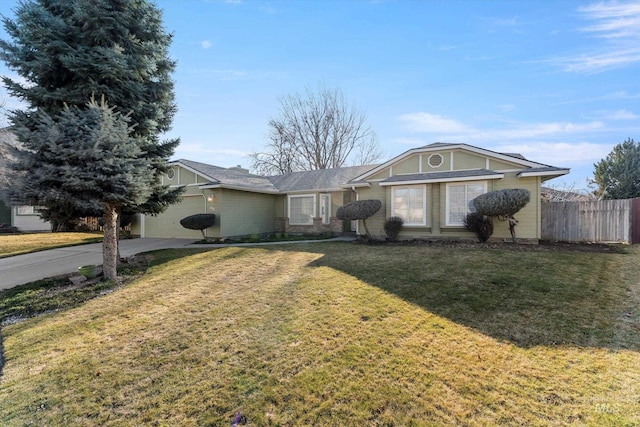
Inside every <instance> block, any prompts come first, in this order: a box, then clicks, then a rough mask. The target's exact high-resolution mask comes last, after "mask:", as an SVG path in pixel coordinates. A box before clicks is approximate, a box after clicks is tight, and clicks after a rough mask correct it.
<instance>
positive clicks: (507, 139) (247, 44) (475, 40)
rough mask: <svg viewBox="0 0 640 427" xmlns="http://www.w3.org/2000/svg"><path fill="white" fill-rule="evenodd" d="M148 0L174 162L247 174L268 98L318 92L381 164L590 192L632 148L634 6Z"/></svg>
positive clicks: (638, 61)
mask: <svg viewBox="0 0 640 427" xmlns="http://www.w3.org/2000/svg"><path fill="white" fill-rule="evenodd" d="M17 4H18V1H17V0H16V1H14V0H2V1H0V14H2V15H4V16H8V17H11V16H12V15H13V14H12V9H13V8H15V7H16V6H17ZM156 4H157V5H158V6H159V7H160V8H161V9H163V10H164V20H165V26H166V28H167V30H168V31H170V32H172V33H173V34H174V42H173V45H172V47H171V55H172V57H173V58H174V59H176V60H177V61H178V66H177V71H176V73H175V74H174V79H175V81H176V100H177V104H178V109H179V111H178V114H177V115H176V117H175V120H174V126H173V130H172V131H171V133H170V135H168V136H171V137H173V136H179V137H180V138H181V141H182V143H181V145H180V147H179V148H178V150H177V152H176V154H175V156H174V158H186V159H190V160H196V161H201V162H205V163H211V164H215V165H218V166H224V167H229V166H235V165H243V166H245V167H247V166H249V164H250V161H249V159H248V158H247V157H246V155H247V154H248V153H250V152H252V151H260V150H262V149H263V148H264V146H265V145H266V143H267V138H266V135H267V132H268V127H267V123H268V120H269V119H270V118H271V117H277V114H278V109H279V101H278V98H279V97H280V96H283V95H287V94H291V93H294V92H303V91H304V90H305V88H306V87H310V88H312V89H314V88H317V87H318V85H319V84H320V83H321V82H323V83H324V84H325V85H326V86H328V87H337V88H340V89H341V90H342V92H343V94H344V95H345V97H346V98H347V99H348V101H349V102H351V103H353V104H354V105H355V106H357V107H358V108H359V109H361V110H362V111H363V112H364V113H365V114H366V116H367V119H368V123H369V125H370V126H371V128H372V129H373V130H374V131H375V132H376V133H377V135H378V141H379V143H380V146H381V149H382V151H383V153H384V155H383V160H387V159H389V158H391V157H394V156H396V155H398V154H401V153H402V152H404V151H406V150H408V149H410V148H414V147H419V146H423V145H426V144H430V143H432V142H438V141H440V142H452V143H467V144H471V145H475V146H478V147H483V148H487V149H490V150H496V151H502V152H519V153H521V154H523V155H525V156H526V157H528V158H529V159H531V160H535V161H538V162H542V163H546V164H551V165H553V166H562V167H570V168H571V174H569V175H568V176H566V177H563V178H558V179H555V180H552V181H550V182H549V183H550V184H554V185H555V186H558V187H561V188H562V187H564V188H569V187H575V188H577V189H586V188H587V179H588V178H589V177H591V176H592V174H593V163H595V162H597V161H598V160H600V159H601V158H603V157H604V156H606V155H607V154H608V153H609V152H610V151H611V149H612V148H613V146H614V145H616V144H618V143H621V142H623V141H624V140H625V139H627V138H634V139H635V140H636V141H638V140H639V139H640V135H638V133H639V132H638V131H639V129H640V78H638V76H640V2H607V1H605V2H600V1H597V2H592V1H543V0H537V1H498V0H492V1H482V0H476V1H422V2H418V1H384V0H379V1H364V0H362V1H335V2H332V1H257V0H256V1H251V0H244V1H242V0H236V1H214V0H209V1H207V0H158V1H156ZM5 36H6V35H5V33H4V32H2V31H0V37H5ZM0 74H4V75H7V74H8V75H11V76H14V77H15V74H14V73H13V72H12V71H11V70H8V69H7V68H6V67H4V65H3V64H2V65H0ZM0 101H4V102H5V106H6V107H9V108H11V107H12V106H15V105H16V101H15V100H12V99H8V98H7V95H6V92H4V91H2V90H1V88H0Z"/></svg>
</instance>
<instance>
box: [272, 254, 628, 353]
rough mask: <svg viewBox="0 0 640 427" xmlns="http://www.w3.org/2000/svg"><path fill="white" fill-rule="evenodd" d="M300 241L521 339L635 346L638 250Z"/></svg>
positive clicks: (368, 277) (504, 336)
mask: <svg viewBox="0 0 640 427" xmlns="http://www.w3.org/2000/svg"><path fill="white" fill-rule="evenodd" d="M279 249H280V250H282V249H284V248H279ZM301 249H302V248H300V247H297V248H293V247H292V248H286V249H285V250H301ZM304 250H311V251H312V252H316V253H321V254H323V256H322V258H320V259H319V260H317V261H315V262H314V263H313V264H312V266H326V267H330V268H333V269H336V270H340V271H342V272H344V273H346V274H349V275H351V276H354V277H356V278H358V279H359V280H361V281H364V282H366V283H368V284H369V285H372V286H376V287H378V288H380V289H383V290H385V291H387V292H389V293H392V294H394V295H397V296H398V297H400V298H402V299H403V300H405V301H408V302H410V303H412V304H416V305H418V306H420V307H422V308H424V309H425V310H428V311H429V312H431V313H434V314H437V315H439V316H443V317H445V318H448V319H450V320H452V321H454V322H456V323H458V324H461V325H464V326H466V327H469V328H473V329H475V330H477V331H479V332H481V333H483V334H486V335H488V336H491V337H493V338H495V339H497V340H501V341H508V342H511V343H513V344H516V345H518V346H520V347H525V348H529V347H534V346H561V345H562V346H564V345H566V346H579V347H594V348H608V349H611V350H619V349H631V350H635V351H640V328H639V327H638V324H637V319H638V317H639V315H640V302H639V301H638V300H637V296H636V297H633V296H632V295H633V294H634V293H633V292H632V289H631V287H633V286H636V287H637V286H638V285H637V284H636V283H635V282H634V278H635V277H637V273H635V274H634V273H633V271H631V270H632V269H634V267H633V266H635V265H637V259H638V251H632V252H631V253H629V254H621V253H611V254H602V253H594V252H584V251H571V250H549V249H548V248H542V247H536V248H531V249H522V248H516V249H515V250H514V249H505V248H502V249H496V248H486V247H484V248H481V247H465V248H452V247H429V246H417V247H407V246H404V247H375V246H367V245H358V246H357V247H354V245H353V244H343V245H331V246H328V245H326V244H322V245H314V246H312V247H311V246H310V247H306V248H305V249H304ZM625 268H626V269H627V270H626V271H625V270H624V269H625ZM625 277H626V278H627V279H624V278H625ZM625 280H627V281H625ZM635 295H638V293H637V292H636V293H635ZM634 298H635V299H634ZM633 319H636V321H635V322H634V321H633Z"/></svg>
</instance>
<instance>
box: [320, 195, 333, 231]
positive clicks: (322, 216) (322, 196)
mask: <svg viewBox="0 0 640 427" xmlns="http://www.w3.org/2000/svg"><path fill="white" fill-rule="evenodd" d="M325 200H327V206H326V208H327V214H326V215H324V214H323V213H322V209H323V208H324V207H325V206H324V201H325ZM319 214H320V217H321V218H322V223H323V224H331V193H326V194H320V212H319ZM325 217H326V221H325Z"/></svg>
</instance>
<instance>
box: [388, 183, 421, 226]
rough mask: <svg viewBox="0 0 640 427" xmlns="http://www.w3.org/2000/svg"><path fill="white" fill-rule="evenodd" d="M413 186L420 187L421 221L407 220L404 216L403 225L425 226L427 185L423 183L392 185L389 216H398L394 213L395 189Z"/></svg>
mask: <svg viewBox="0 0 640 427" xmlns="http://www.w3.org/2000/svg"><path fill="white" fill-rule="evenodd" d="M413 188H420V189H422V222H407V220H406V219H405V218H402V219H403V220H404V225H405V226H407V227H426V226H427V186H426V185H425V184H422V185H402V186H393V187H391V216H399V215H397V214H396V206H395V205H396V197H395V192H396V190H407V189H413Z"/></svg>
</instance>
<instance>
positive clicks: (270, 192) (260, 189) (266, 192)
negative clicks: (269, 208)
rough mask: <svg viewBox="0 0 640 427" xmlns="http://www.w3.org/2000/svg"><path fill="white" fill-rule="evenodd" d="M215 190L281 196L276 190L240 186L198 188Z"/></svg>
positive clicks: (217, 185) (207, 185)
mask: <svg viewBox="0 0 640 427" xmlns="http://www.w3.org/2000/svg"><path fill="white" fill-rule="evenodd" d="M217 188H222V189H225V190H237V191H248V192H250V193H262V194H281V192H280V191H278V190H268V189H262V188H252V187H242V186H239V185H229V184H205V185H201V186H200V189H201V190H210V189H217Z"/></svg>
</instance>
